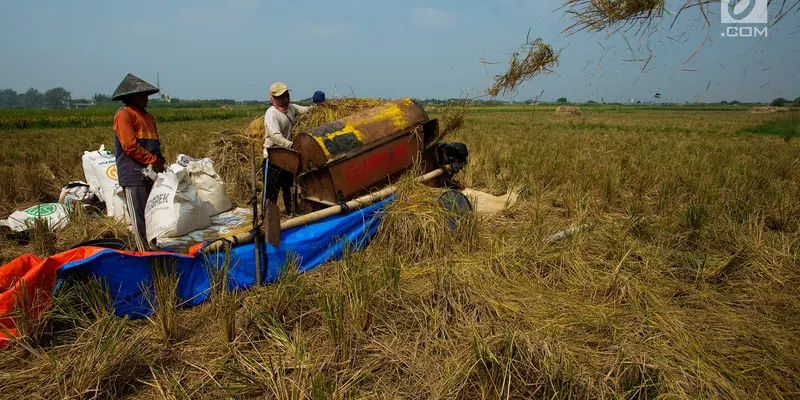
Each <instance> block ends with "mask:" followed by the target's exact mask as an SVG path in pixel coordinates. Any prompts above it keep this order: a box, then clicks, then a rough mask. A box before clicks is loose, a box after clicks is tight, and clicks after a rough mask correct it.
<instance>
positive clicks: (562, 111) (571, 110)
mask: <svg viewBox="0 0 800 400" xmlns="http://www.w3.org/2000/svg"><path fill="white" fill-rule="evenodd" d="M556 114H559V115H581V114H583V112H582V111H581V109H580V108H578V107H575V106H559V107H558V108H556Z"/></svg>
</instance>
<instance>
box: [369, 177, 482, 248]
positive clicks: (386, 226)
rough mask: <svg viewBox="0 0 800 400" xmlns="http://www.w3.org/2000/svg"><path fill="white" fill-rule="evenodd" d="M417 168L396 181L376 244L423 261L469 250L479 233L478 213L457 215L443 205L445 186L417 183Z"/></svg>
mask: <svg viewBox="0 0 800 400" xmlns="http://www.w3.org/2000/svg"><path fill="white" fill-rule="evenodd" d="M416 176H419V169H418V168H415V169H413V170H411V171H410V172H409V173H407V174H405V175H404V176H403V177H401V179H400V180H399V181H398V182H397V183H396V184H395V185H396V186H397V188H398V189H397V192H396V194H395V195H394V199H393V200H392V202H391V203H390V204H389V205H388V206H387V207H386V209H385V210H384V214H383V217H382V218H381V225H380V227H379V228H378V235H377V237H376V239H375V245H376V247H378V248H384V249H386V250H387V251H390V252H392V253H394V254H398V255H401V257H403V258H405V259H408V260H413V261H420V260H424V259H426V258H431V257H439V256H441V255H442V254H443V253H445V252H449V251H452V250H460V251H467V250H468V249H469V248H470V243H472V241H473V239H474V237H475V236H474V234H475V219H474V215H473V214H471V213H468V214H466V215H456V214H453V213H450V212H448V211H446V210H445V209H444V208H442V205H441V203H440V200H439V197H440V195H441V194H442V189H439V188H432V187H428V186H425V185H422V184H418V183H415V182H414V178H415V177H416Z"/></svg>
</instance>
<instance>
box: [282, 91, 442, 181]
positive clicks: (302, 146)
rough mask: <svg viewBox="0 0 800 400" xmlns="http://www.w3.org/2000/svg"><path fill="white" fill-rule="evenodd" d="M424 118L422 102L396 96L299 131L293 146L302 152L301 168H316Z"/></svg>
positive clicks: (417, 123) (420, 121) (426, 118)
mask: <svg viewBox="0 0 800 400" xmlns="http://www.w3.org/2000/svg"><path fill="white" fill-rule="evenodd" d="M427 120H428V114H426V113H425V110H424V109H423V108H422V106H420V105H419V104H417V103H415V102H414V101H413V100H411V99H407V98H406V99H399V100H395V101H391V102H388V103H386V104H383V105H380V106H378V107H374V108H371V109H369V110H365V111H362V112H360V113H357V114H353V115H351V116H348V117H345V118H342V119H340V120H338V121H334V122H331V123H329V124H325V125H321V126H318V127H316V128H312V129H309V130H307V131H305V132H302V133H300V134H299V135H298V137H297V138H296V139H295V142H296V145H295V148H296V149H297V150H298V151H300V153H301V154H302V155H303V156H302V168H306V169H308V168H309V165H311V166H313V167H314V168H319V167H321V166H323V165H324V164H326V163H328V162H331V161H334V160H337V159H339V158H343V157H346V156H347V155H348V154H352V153H353V152H356V151H358V150H359V149H361V148H363V147H364V146H367V145H369V144H371V143H374V142H376V141H380V140H381V139H385V138H387V137H389V136H392V135H394V134H397V133H400V132H403V131H406V130H408V129H411V128H413V127H415V126H418V125H419V124H421V123H423V122H425V121H427ZM323 157H324V160H323ZM309 162H310V164H309Z"/></svg>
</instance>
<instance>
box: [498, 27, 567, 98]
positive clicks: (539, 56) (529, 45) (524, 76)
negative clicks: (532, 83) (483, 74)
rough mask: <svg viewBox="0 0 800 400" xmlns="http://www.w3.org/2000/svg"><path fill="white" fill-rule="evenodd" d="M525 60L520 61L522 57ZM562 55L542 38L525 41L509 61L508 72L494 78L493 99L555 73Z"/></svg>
mask: <svg viewBox="0 0 800 400" xmlns="http://www.w3.org/2000/svg"><path fill="white" fill-rule="evenodd" d="M522 54H524V58H522V59H520V55H522ZM559 56H560V53H558V52H556V51H554V50H553V48H552V47H550V45H548V44H545V43H544V42H543V41H542V39H541V38H538V39H536V40H534V41H532V42H531V41H530V40H529V39H526V40H525V44H523V45H522V47H521V49H520V50H519V51H517V52H515V53H514V54H512V55H511V59H510V60H509V61H508V71H506V73H504V74H503V75H499V76H496V77H495V78H494V84H493V85H492V87H490V88H489V95H491V96H492V97H494V96H497V95H498V94H500V93H502V94H504V95H505V94H507V93H513V92H514V91H515V90H516V88H517V86H519V85H520V84H521V83H523V82H526V81H529V80H531V79H532V78H533V77H535V76H537V75H539V74H549V73H551V72H553V69H552V68H553V67H555V66H556V65H558V58H559Z"/></svg>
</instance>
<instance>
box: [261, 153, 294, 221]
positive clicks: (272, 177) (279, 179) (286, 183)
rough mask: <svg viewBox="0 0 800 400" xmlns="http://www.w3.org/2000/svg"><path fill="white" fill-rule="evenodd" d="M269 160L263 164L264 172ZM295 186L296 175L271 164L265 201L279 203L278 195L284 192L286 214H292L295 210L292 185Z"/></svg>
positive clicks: (268, 170)
mask: <svg viewBox="0 0 800 400" xmlns="http://www.w3.org/2000/svg"><path fill="white" fill-rule="evenodd" d="M267 162H268V160H264V163H263V164H262V172H263V170H264V167H266V166H267ZM293 184H294V174H293V173H291V172H289V171H287V170H285V169H283V168H280V167H277V166H275V165H274V164H269V168H267V179H266V185H265V186H264V193H263V194H262V195H263V196H264V198H265V199H269V200H272V202H273V203H275V204H277V203H278V193H279V192H280V191H281V190H283V206H284V207H285V208H286V214H292V212H293V211H294V208H293V207H292V205H293V202H292V185H293Z"/></svg>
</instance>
